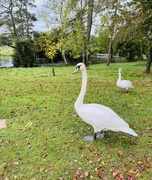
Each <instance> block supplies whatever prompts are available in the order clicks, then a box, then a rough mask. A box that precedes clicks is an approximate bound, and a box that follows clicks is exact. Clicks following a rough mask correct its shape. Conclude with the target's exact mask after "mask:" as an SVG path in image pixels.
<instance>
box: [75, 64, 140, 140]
mask: <svg viewBox="0 0 152 180" xmlns="http://www.w3.org/2000/svg"><path fill="white" fill-rule="evenodd" d="M79 70H81V72H82V87H81V91H80V94H79V96H78V98H77V100H76V102H75V104H74V108H75V110H76V112H77V114H78V115H79V116H80V117H81V119H82V120H84V121H85V122H86V123H87V124H90V125H91V126H92V127H93V128H94V136H93V137H92V136H86V137H84V140H87V141H92V140H96V138H102V137H103V135H102V136H101V134H99V133H98V132H100V131H108V130H111V131H122V132H126V133H128V134H131V135H133V136H138V135H137V134H136V133H135V132H134V131H133V130H132V129H131V128H129V125H128V124H127V123H126V122H125V121H124V120H123V119H121V118H120V117H119V116H118V115H117V114H116V113H115V112H114V111H113V110H112V109H110V108H109V107H106V106H103V105H100V104H83V100H84V96H85V93H86V88H87V71H86V67H85V65H84V64H83V63H78V64H77V65H76V69H75V71H74V72H73V74H75V73H76V72H78V71H79Z"/></svg>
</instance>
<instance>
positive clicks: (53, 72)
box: [51, 59, 55, 76]
mask: <svg viewBox="0 0 152 180" xmlns="http://www.w3.org/2000/svg"><path fill="white" fill-rule="evenodd" d="M51 62H52V74H53V76H55V70H54V62H53V60H52V59H51Z"/></svg>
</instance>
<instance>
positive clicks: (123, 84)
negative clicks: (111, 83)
mask: <svg viewBox="0 0 152 180" xmlns="http://www.w3.org/2000/svg"><path fill="white" fill-rule="evenodd" d="M116 84H117V86H118V87H120V88H121V89H126V92H128V89H129V88H133V85H132V83H131V82H130V81H129V80H121V68H119V73H118V81H117V83H116Z"/></svg>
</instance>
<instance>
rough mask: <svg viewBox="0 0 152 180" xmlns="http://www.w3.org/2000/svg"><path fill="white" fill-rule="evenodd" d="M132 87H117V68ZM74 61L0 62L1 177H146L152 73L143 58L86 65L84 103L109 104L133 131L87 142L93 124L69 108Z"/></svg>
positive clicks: (76, 85) (76, 83) (74, 92)
mask: <svg viewBox="0 0 152 180" xmlns="http://www.w3.org/2000/svg"><path fill="white" fill-rule="evenodd" d="M119 67H121V68H122V79H129V80H131V81H132V83H133V85H134V87H135V88H134V89H132V90H130V92H129V94H128V95H126V94H125V92H121V91H120V90H119V89H118V88H117V87H116V81H117V78H118V68H119ZM74 69H75V67H74V66H65V67H64V66H63V67H55V73H56V76H55V77H53V76H52V70H51V68H50V67H41V68H1V69H0V91H1V94H0V101H1V104H0V119H4V118H6V119H7V127H6V128H4V129H0V146H1V147H0V156H1V157H0V179H4V180H6V179H7V180H8V179H9V180H12V179H17V180H27V179H28V180H80V179H94V180H98V179H103V180H113V179H116V180H124V179H125V180H126V179H127V180H137V179H138V180H151V177H152V169H151V164H152V159H151V158H152V153H151V152H152V127H151V125H152V74H150V75H145V74H143V71H144V70H145V62H136V63H115V64H111V65H110V66H109V67H107V66H106V65H105V64H98V65H90V67H89V68H88V69H87V72H88V88H87V93H86V96H85V103H89V102H91V103H93V102H95V103H100V104H103V105H105V106H108V107H110V108H112V109H113V110H114V111H115V112H116V113H117V114H119V116H120V117H122V118H123V119H124V120H125V121H126V122H127V123H128V124H129V125H130V127H131V128H132V129H133V130H134V131H135V132H136V133H137V134H138V135H139V136H138V137H133V136H130V135H129V134H125V133H122V132H110V131H109V132H108V133H107V135H106V137H105V138H104V139H100V140H97V141H94V142H85V141H83V140H82V138H83V136H86V135H92V134H93V128H92V127H91V126H90V125H87V124H86V123H84V122H83V121H82V120H81V119H80V118H79V117H78V116H77V115H76V112H75V110H74V107H73V106H74V102H75V100H76V98H77V96H78V94H79V91H80V88H81V73H80V72H79V73H77V74H75V75H73V74H72V72H73V71H74Z"/></svg>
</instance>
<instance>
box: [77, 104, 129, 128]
mask: <svg viewBox="0 0 152 180" xmlns="http://www.w3.org/2000/svg"><path fill="white" fill-rule="evenodd" d="M77 113H78V115H79V116H80V117H81V118H82V119H83V120H84V121H85V122H86V123H88V124H90V125H92V126H93V127H94V129H95V130H96V131H101V130H112V131H121V128H129V125H128V124H127V123H126V122H125V121H124V120H123V119H121V118H120V117H119V116H118V115H117V114H116V113H115V112H114V111H113V110H112V109H110V108H108V107H106V106H102V105H100V104H83V105H82V106H81V107H80V108H79V109H78V110H77Z"/></svg>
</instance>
